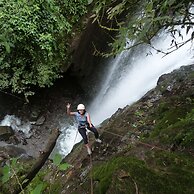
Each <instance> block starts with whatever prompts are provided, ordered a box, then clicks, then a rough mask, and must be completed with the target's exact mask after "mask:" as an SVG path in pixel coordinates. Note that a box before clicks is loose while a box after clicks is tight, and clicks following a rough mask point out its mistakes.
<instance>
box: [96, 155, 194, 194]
mask: <svg viewBox="0 0 194 194" xmlns="http://www.w3.org/2000/svg"><path fill="white" fill-rule="evenodd" d="M150 161H151V162H150ZM193 167H194V162H193V160H191V159H188V158H187V157H182V156H178V155H176V154H172V155H171V154H168V153H164V152H160V153H156V154H154V155H153V154H152V155H148V156H147V159H146V161H145V162H143V161H140V160H138V159H135V158H131V157H119V158H114V159H112V160H109V161H108V162H107V163H106V164H103V165H100V166H98V167H95V168H94V179H95V180H98V181H99V183H98V185H97V186H96V187H95V194H105V193H115V194H120V193H122V194H125V193H126V194H130V193H131V194H134V193H136V191H137V189H138V191H139V193H142V194H172V193H176V194H192V193H193V192H194V184H193V183H194V172H193V171H192V169H193ZM122 172H124V174H123V173H122Z"/></svg>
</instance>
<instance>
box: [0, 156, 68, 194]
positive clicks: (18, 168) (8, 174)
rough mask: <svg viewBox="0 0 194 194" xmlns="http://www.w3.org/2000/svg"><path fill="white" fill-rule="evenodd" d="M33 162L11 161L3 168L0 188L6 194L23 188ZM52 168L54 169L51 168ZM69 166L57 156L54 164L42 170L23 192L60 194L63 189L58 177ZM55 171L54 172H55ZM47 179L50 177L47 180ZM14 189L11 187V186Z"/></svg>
mask: <svg viewBox="0 0 194 194" xmlns="http://www.w3.org/2000/svg"><path fill="white" fill-rule="evenodd" d="M31 166H32V164H31V161H28V162H27V163H21V162H19V161H18V160H17V159H16V158H13V159H10V162H9V163H8V164H6V165H5V166H4V167H3V168H2V177H1V182H2V185H1V184H0V187H2V188H3V190H2V191H3V192H4V193H12V192H13V191H14V187H15V186H16V185H19V186H20V187H21V185H22V184H24V183H25V182H26V181H27V180H26V179H24V177H25V175H26V173H27V172H28V170H29V168H31ZM51 166H52V168H50V167H51ZM69 167H70V165H69V164H67V163H63V162H62V156H61V155H60V154H56V155H55V156H54V158H53V163H52V164H49V165H48V166H46V167H44V169H42V170H40V171H39V172H38V174H37V175H36V177H35V178H34V179H33V180H32V181H31V183H30V184H29V185H28V187H27V188H26V189H25V191H24V190H22V192H25V193H30V194H39V193H43V192H45V193H53V194H54V193H59V192H60V189H61V180H60V179H59V177H58V174H59V173H60V172H63V171H65V170H67V169H68V168H69ZM53 169H54V170H53ZM45 177H49V179H46V178H45ZM10 183H11V184H12V187H11V188H10V187H9V184H10Z"/></svg>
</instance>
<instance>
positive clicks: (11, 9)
mask: <svg viewBox="0 0 194 194" xmlns="http://www.w3.org/2000/svg"><path fill="white" fill-rule="evenodd" d="M86 5H87V1H85V0H82V1H79V2H78V1H76V0H74V1H70V0H69V1H60V0H49V1H41V0H39V1H36V0H32V1H28V0H21V1H15V0H10V1H7V0H1V1H0V34H1V35H0V71H1V75H0V78H1V79H0V89H6V88H11V89H12V92H15V93H25V94H26V95H31V94H33V93H32V92H30V91H31V87H32V86H38V87H45V86H51V85H52V84H53V81H54V80H55V79H56V78H59V77H60V71H61V70H60V69H61V66H62V65H63V69H65V68H64V67H65V66H66V68H67V67H68V61H67V60H68V57H69V56H68V55H69V54H68V39H69V37H71V32H72V28H73V25H74V24H75V23H76V22H78V20H79V19H80V17H81V16H82V15H83V14H84V13H86ZM65 63H66V65H65Z"/></svg>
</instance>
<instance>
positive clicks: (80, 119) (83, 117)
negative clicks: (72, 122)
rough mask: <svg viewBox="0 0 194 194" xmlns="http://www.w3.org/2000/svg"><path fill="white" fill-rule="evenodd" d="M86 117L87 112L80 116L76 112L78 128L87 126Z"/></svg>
mask: <svg viewBox="0 0 194 194" xmlns="http://www.w3.org/2000/svg"><path fill="white" fill-rule="evenodd" d="M87 116H88V113H87V112H85V114H84V115H81V114H79V113H78V112H76V114H75V119H76V121H77V123H78V127H86V126H87V124H88V121H87Z"/></svg>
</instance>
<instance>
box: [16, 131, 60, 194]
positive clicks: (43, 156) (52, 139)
mask: <svg viewBox="0 0 194 194" xmlns="http://www.w3.org/2000/svg"><path fill="white" fill-rule="evenodd" d="M59 135H60V132H59V130H58V129H54V130H52V133H51V137H50V139H49V141H48V143H47V146H46V148H45V150H44V151H43V152H42V153H41V154H40V156H39V158H38V159H37V162H36V163H35V165H34V166H33V168H32V169H31V170H30V172H29V173H28V174H27V175H26V177H25V178H24V179H23V181H21V182H24V180H25V182H24V183H23V184H22V185H21V186H22V188H21V187H19V186H17V188H16V189H15V191H14V193H13V194H18V193H20V192H21V191H22V190H23V189H24V188H25V187H27V186H28V184H29V183H30V182H31V181H32V179H33V178H34V177H35V176H36V174H37V173H38V172H39V170H40V169H41V168H42V166H43V165H44V164H45V162H46V160H47V159H48V157H49V155H50V153H51V152H52V150H53V148H54V147H55V144H56V141H57V139H58V137H59Z"/></svg>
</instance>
